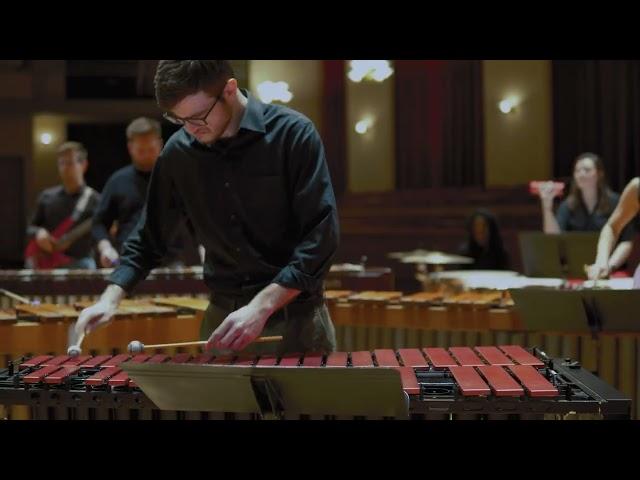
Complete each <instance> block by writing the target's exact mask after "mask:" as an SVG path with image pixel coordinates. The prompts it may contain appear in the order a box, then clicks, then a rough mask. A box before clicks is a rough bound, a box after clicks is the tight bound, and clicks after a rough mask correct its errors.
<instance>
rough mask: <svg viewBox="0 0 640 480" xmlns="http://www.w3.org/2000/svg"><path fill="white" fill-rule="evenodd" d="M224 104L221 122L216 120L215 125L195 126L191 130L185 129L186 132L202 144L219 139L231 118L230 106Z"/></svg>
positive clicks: (209, 143) (208, 143) (211, 142)
mask: <svg viewBox="0 0 640 480" xmlns="http://www.w3.org/2000/svg"><path fill="white" fill-rule="evenodd" d="M224 106H225V107H227V108H225V109H224V113H225V116H224V119H223V120H222V121H221V122H218V123H217V124H216V125H207V126H204V127H197V128H196V129H195V131H193V132H190V131H189V130H187V133H189V135H191V136H192V137H194V138H195V139H196V140H197V141H198V142H200V143H202V144H204V145H211V144H213V143H215V142H217V141H218V140H220V138H222V134H223V133H224V132H225V131H226V130H227V128H228V127H229V124H230V123H231V119H232V114H231V108H229V107H228V106H227V105H224Z"/></svg>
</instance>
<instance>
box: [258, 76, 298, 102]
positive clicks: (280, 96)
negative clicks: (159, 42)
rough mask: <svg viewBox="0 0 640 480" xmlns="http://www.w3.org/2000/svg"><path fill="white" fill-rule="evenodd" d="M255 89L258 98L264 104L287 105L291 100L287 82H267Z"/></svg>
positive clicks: (291, 96) (291, 95)
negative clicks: (276, 102)
mask: <svg viewBox="0 0 640 480" xmlns="http://www.w3.org/2000/svg"><path fill="white" fill-rule="evenodd" d="M256 89H257V90H258V98H260V100H261V101H262V102H264V103H271V102H273V101H278V102H282V103H289V102H290V101H291V99H292V98H293V94H292V93H291V92H290V91H289V84H288V83H287V82H271V81H269V80H267V81H265V82H262V83H260V84H258V86H257V87H256Z"/></svg>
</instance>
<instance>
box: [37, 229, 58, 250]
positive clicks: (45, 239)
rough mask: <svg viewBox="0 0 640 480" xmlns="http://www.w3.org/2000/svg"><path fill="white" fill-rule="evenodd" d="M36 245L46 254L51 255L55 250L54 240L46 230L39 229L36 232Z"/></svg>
mask: <svg viewBox="0 0 640 480" xmlns="http://www.w3.org/2000/svg"><path fill="white" fill-rule="evenodd" d="M36 243H37V244H38V246H39V247H40V248H41V249H42V250H44V251H45V252H47V253H53V249H54V248H55V239H54V238H53V237H52V236H51V234H50V233H49V230H47V229H46V228H39V229H38V231H37V232H36Z"/></svg>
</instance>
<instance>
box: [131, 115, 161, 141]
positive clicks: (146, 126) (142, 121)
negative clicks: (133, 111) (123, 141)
mask: <svg viewBox="0 0 640 480" xmlns="http://www.w3.org/2000/svg"><path fill="white" fill-rule="evenodd" d="M147 133H154V134H156V135H157V136H158V137H161V136H162V128H161V127H160V122H159V121H157V120H153V119H152V118H146V117H139V118H136V119H135V120H133V121H132V122H131V123H130V124H129V126H128V127H127V139H128V140H131V139H132V138H133V137H135V136H136V135H146V134H147Z"/></svg>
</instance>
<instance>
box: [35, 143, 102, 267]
mask: <svg viewBox="0 0 640 480" xmlns="http://www.w3.org/2000/svg"><path fill="white" fill-rule="evenodd" d="M56 153H57V164H58V174H59V175H60V180H61V184H60V185H57V186H55V187H51V188H47V189H46V190H44V191H43V192H42V193H41V194H40V196H39V197H38V202H37V205H36V209H35V211H34V213H33V216H32V217H31V221H30V222H29V226H28V227H27V239H28V240H29V244H28V245H27V248H26V250H25V267H26V268H33V269H52V268H69V269H95V268H96V262H95V260H94V258H93V240H92V238H91V217H92V215H93V213H94V211H95V209H96V207H97V205H98V202H99V201H100V195H99V194H98V193H97V192H96V191H95V190H93V189H92V188H91V187H89V186H88V185H87V184H86V183H85V180H84V174H85V172H86V171H87V168H88V166H89V160H88V158H87V150H86V149H85V147H84V145H82V144H81V143H79V142H65V143H63V144H62V145H60V147H58V150H57V152H56Z"/></svg>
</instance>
